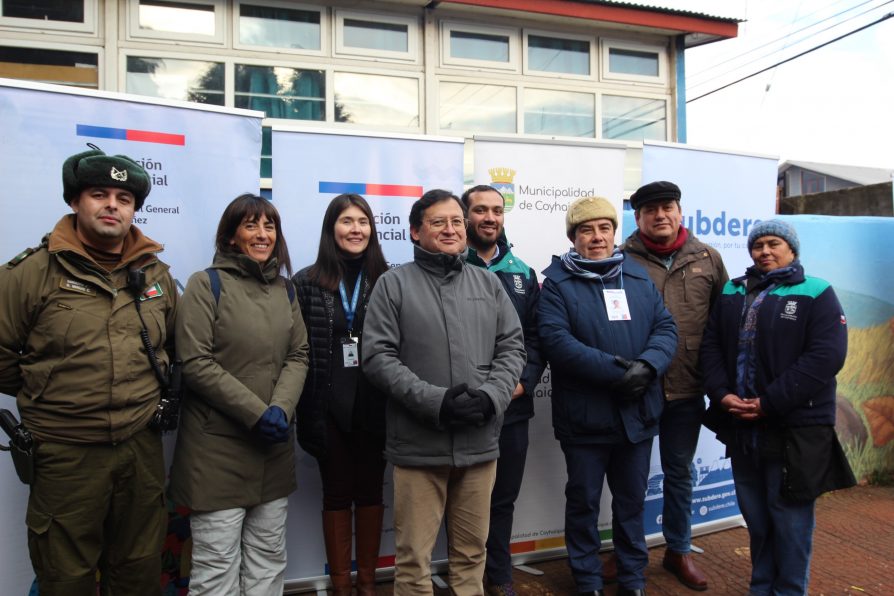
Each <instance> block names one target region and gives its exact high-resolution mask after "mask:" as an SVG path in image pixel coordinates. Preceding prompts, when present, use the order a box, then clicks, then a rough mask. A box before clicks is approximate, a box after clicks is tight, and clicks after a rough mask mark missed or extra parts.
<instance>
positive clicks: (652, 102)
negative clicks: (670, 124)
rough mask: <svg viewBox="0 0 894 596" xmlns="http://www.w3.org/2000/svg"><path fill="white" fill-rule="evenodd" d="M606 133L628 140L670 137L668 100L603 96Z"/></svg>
mask: <svg viewBox="0 0 894 596" xmlns="http://www.w3.org/2000/svg"><path fill="white" fill-rule="evenodd" d="M602 136H603V138H606V139H622V140H625V141H643V140H645V139H650V140H653V141H664V140H666V139H667V102H666V101H665V100H664V99H649V98H642V97H622V96H619V95H603V96H602Z"/></svg>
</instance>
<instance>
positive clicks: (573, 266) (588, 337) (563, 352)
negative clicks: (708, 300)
mask: <svg viewBox="0 0 894 596" xmlns="http://www.w3.org/2000/svg"><path fill="white" fill-rule="evenodd" d="M565 224H566V233H567V235H568V238H569V240H571V241H572V242H573V243H574V248H573V249H571V250H570V251H569V252H567V253H565V254H564V255H562V256H561V257H553V260H552V264H551V265H550V266H549V267H548V268H547V269H546V270H545V271H544V275H545V277H546V279H545V280H544V282H543V289H542V291H541V295H540V304H539V307H538V324H539V330H540V342H541V348H542V350H543V352H544V354H545V355H546V357H547V359H548V360H549V363H550V368H551V370H552V383H553V387H552V392H553V393H552V412H553V428H554V432H555V435H556V438H557V439H558V440H559V442H560V443H561V446H562V452H563V453H564V454H565V462H566V465H567V470H568V483H567V485H566V487H565V496H566V504H565V544H566V547H567V549H568V562H569V565H570V566H571V572H572V575H573V576H574V580H575V582H576V583H577V588H578V590H579V592H580V593H581V594H601V593H602V586H603V581H602V563H601V561H600V559H599V556H598V553H599V546H600V540H599V531H598V527H597V520H598V518H599V500H600V497H601V494H602V484H603V479H604V478H605V477H606V476H607V477H608V484H609V487H610V488H611V491H612V531H613V540H614V543H615V551H616V552H617V555H618V582H619V583H620V589H619V591H618V594H620V595H622V596H629V595H637V596H638V595H641V594H644V593H645V576H644V572H645V568H646V566H647V565H648V562H649V555H648V550H647V548H646V540H645V531H644V528H643V504H644V500H645V493H646V484H647V480H648V473H649V460H650V456H651V453H652V439H653V438H654V437H655V435H656V434H657V433H658V421H659V420H660V418H661V411H662V408H663V406H664V395H663V393H662V390H661V387H660V383H659V382H658V379H659V378H660V377H661V376H662V375H663V374H664V372H665V371H666V370H667V367H668V366H669V364H670V362H671V359H672V358H673V356H674V353H675V350H676V347H677V332H676V327H675V325H674V322H673V319H672V317H671V315H670V313H669V312H668V311H667V309H666V308H665V306H664V302H663V300H662V298H661V295H660V294H659V293H658V290H657V289H656V288H655V285H654V284H653V283H652V281H651V280H650V279H649V274H648V273H647V272H646V271H645V270H644V269H643V268H642V266H641V265H639V264H638V263H636V262H635V261H633V260H632V259H626V258H625V255H624V254H623V253H622V252H621V251H620V250H618V249H617V248H616V247H615V246H614V237H615V231H616V229H617V225H618V219H617V213H616V211H615V209H614V207H613V206H612V205H611V203H609V202H608V201H607V200H606V199H603V198H599V197H586V198H583V199H579V200H577V201H575V202H574V203H572V204H571V205H570V206H569V208H568V212H567V215H566V218H565ZM616 300H617V301H618V303H619V305H618V306H617V307H616V306H615V301H616Z"/></svg>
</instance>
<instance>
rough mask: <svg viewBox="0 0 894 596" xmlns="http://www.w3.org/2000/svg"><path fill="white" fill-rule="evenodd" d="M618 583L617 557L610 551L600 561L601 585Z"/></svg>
mask: <svg viewBox="0 0 894 596" xmlns="http://www.w3.org/2000/svg"><path fill="white" fill-rule="evenodd" d="M616 581H618V557H617V555H615V552H614V551H612V552H610V553H609V554H608V557H606V558H605V559H602V583H603V584H613V583H615V582H616Z"/></svg>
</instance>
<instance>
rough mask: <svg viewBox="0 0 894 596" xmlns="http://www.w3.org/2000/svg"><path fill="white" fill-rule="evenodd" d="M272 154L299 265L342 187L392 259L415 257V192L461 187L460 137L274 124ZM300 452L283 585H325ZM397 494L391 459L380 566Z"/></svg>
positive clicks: (438, 558) (318, 503)
mask: <svg viewBox="0 0 894 596" xmlns="http://www.w3.org/2000/svg"><path fill="white" fill-rule="evenodd" d="M273 155H274V158H273V180H274V184H275V191H274V195H273V202H274V204H275V205H276V207H277V209H278V210H279V212H280V214H281V216H282V221H283V232H284V234H285V236H286V239H287V240H288V243H289V251H290V253H291V257H292V263H293V264H294V265H295V268H296V269H300V268H301V267H304V266H306V265H310V264H311V263H313V262H314V261H315V260H316V258H317V250H318V248H319V242H320V225H321V224H322V221H323V214H324V213H325V211H326V207H327V206H328V205H329V202H330V201H331V200H332V199H333V198H335V197H336V196H338V195H339V194H342V193H355V194H359V195H361V196H363V197H364V198H365V199H366V200H367V201H368V202H369V204H370V207H371V208H372V210H373V215H374V218H375V223H376V229H377V232H378V234H379V240H380V242H381V244H382V249H383V251H384V252H385V258H386V259H387V260H388V262H389V264H390V265H391V266H395V265H399V264H401V263H405V262H408V261H411V260H412V259H413V248H412V244H411V243H410V232H409V226H410V224H409V214H410V207H411V206H412V205H413V203H414V202H415V201H416V199H418V198H419V197H420V196H422V194H423V193H424V192H425V191H428V190H431V189H433V188H443V189H446V190H450V191H452V192H454V193H456V194H457V196H458V195H460V194H462V180H463V140H462V139H457V138H438V137H421V136H411V135H387V136H380V135H379V134H377V133H347V134H346V133H327V132H321V131H319V130H307V129H300V128H294V127H274V129H273ZM296 455H297V459H296V469H297V474H298V490H297V491H295V492H294V493H293V494H292V495H291V496H290V497H289V518H288V543H287V544H288V547H287V548H288V553H289V557H288V566H287V568H286V588H287V590H292V589H301V588H306V587H308V586H313V587H316V588H317V589H322V588H325V586H326V581H327V578H326V574H327V568H326V553H325V551H324V549H323V531H322V524H321V521H320V510H321V509H322V494H323V493H322V487H321V485H320V474H319V469H318V466H317V462H316V460H315V459H314V458H313V457H311V456H310V455H308V454H306V453H304V452H303V451H301V450H300V449H299V450H298V452H297V453H296ZM392 494H393V491H392V489H391V467H390V466H389V467H388V469H387V470H386V471H385V490H384V496H385V519H384V523H383V530H382V544H381V548H380V557H379V567H391V566H393V565H394V533H393V529H392V525H393V523H392V519H393V518H392ZM446 558H447V544H446V539H445V537H444V534H443V530H442V532H441V535H440V537H439V538H438V541H437V544H436V545H435V550H434V552H433V554H432V560H433V561H435V563H436V565H440V563H441V562H442V561H443V560H445V559H446Z"/></svg>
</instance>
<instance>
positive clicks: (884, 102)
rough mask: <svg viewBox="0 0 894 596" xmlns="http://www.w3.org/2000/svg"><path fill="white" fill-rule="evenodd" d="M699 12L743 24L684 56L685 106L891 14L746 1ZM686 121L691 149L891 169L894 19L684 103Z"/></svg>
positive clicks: (807, 0) (889, 5)
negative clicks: (739, 18)
mask: <svg viewBox="0 0 894 596" xmlns="http://www.w3.org/2000/svg"><path fill="white" fill-rule="evenodd" d="M698 1H699V0H693V6H694V9H695V10H698V9H703V8H705V7H704V6H703V5H699V4H698ZM675 4H676V5H677V6H678V7H681V8H682V7H683V6H684V5H687V4H688V2H685V1H680V2H675ZM687 8H688V6H687ZM848 9H850V10H848ZM706 12H712V13H713V14H723V16H735V14H738V15H740V16H744V18H747V22H744V23H740V25H739V36H738V38H736V39H731V40H726V41H721V42H715V43H712V44H708V45H705V46H701V47H698V48H693V49H691V50H688V51H687V52H686V78H687V90H686V96H687V100H690V101H691V100H692V99H694V98H695V97H697V96H699V95H702V94H703V93H706V92H708V91H711V90H712V89H715V88H717V87H720V86H721V85H723V84H726V83H728V82H731V81H734V80H736V79H738V78H741V77H742V76H745V75H747V74H751V73H753V72H755V71H757V70H760V69H762V68H764V67H767V66H770V65H772V64H773V63H775V62H778V61H780V60H782V59H785V58H788V57H791V56H794V55H796V54H798V53H800V52H802V51H804V50H807V49H809V48H811V47H814V46H816V45H819V44H821V43H823V42H825V41H828V40H831V39H833V38H835V37H838V36H840V35H842V34H844V33H846V32H848V31H851V30H853V29H856V28H858V27H860V26H862V25H865V24H868V23H870V22H872V21H874V20H876V19H878V18H880V17H882V16H884V15H885V14H887V13H890V12H894V1H892V0H868V1H867V0H843V1H842V0H839V1H831V0H775V1H774V0H749V1H747V2H742V3H740V8H739V9H738V11H737V12H734V13H733V14H729V12H728V11H724V12H723V13H718V12H717V11H716V10H715V11H711V9H710V8H708V9H707V10H706ZM839 13H840V14H839ZM848 19H849V20H848ZM836 23H840V24H838V25H835V24H836ZM811 24H814V25H813V26H811ZM833 25H835V26H833ZM746 52H747V53H746ZM687 119H688V127H687V134H688V139H687V142H688V143H689V144H692V145H700V146H708V147H717V148H722V149H730V150H740V151H747V152H755V153H762V154H767V155H775V156H778V157H779V158H780V159H783V160H785V159H793V160H802V161H818V162H827V163H840V164H848V165H860V166H874V167H884V168H892V169H894V18H891V19H888V20H886V21H884V22H882V23H879V24H877V25H874V26H872V27H870V28H868V29H865V30H863V31H861V32H859V33H856V34H854V35H851V36H849V37H847V38H845V39H842V40H840V41H837V42H835V43H833V44H831V45H828V46H826V47H824V48H821V49H819V50H816V51H814V52H812V53H810V54H807V55H805V56H803V57H801V58H797V59H795V60H793V61H791V62H788V63H787V64H784V65H782V66H779V67H776V68H774V69H772V70H769V71H767V72H765V73H763V74H761V75H758V76H755V77H753V78H751V79H748V80H747V81H744V82H741V83H737V84H735V85H733V86H731V87H729V88H727V89H724V90H722V91H718V92H717V93H714V94H712V95H709V96H707V97H704V98H702V99H698V100H696V101H691V103H689V104H688V106H687Z"/></svg>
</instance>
